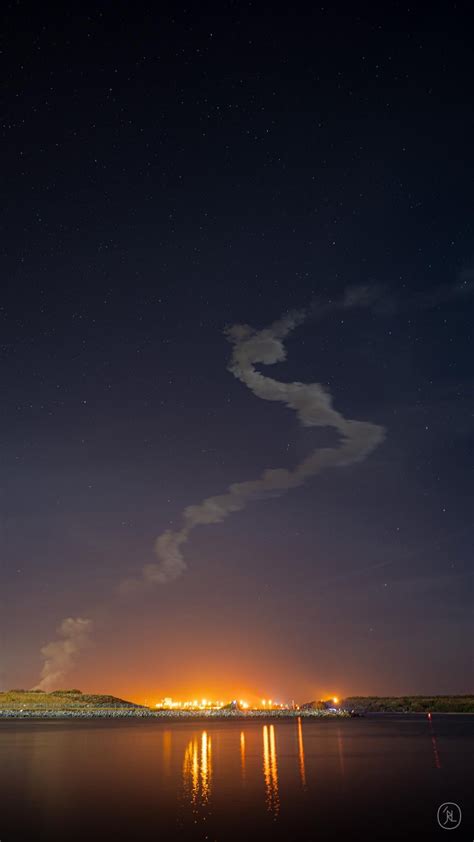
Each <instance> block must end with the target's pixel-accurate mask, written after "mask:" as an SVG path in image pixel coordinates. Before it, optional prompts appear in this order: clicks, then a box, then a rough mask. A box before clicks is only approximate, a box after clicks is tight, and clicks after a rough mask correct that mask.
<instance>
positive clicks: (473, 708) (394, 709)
mask: <svg viewBox="0 0 474 842" xmlns="http://www.w3.org/2000/svg"><path fill="white" fill-rule="evenodd" d="M332 705H334V702H332V701H331V700H330V701H314V702H307V703H306V704H305V705H302V706H301V707H302V710H311V709H313V710H320V709H321V708H329V707H331V706H332ZM338 705H339V706H340V707H341V708H343V709H344V710H347V711H355V712H356V713H474V696H348V697H347V698H345V699H341V700H340V701H339V703H338Z"/></svg>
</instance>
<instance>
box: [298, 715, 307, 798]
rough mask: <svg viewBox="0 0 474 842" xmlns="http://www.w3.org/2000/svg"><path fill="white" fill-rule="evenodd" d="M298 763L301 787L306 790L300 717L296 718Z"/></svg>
mask: <svg viewBox="0 0 474 842" xmlns="http://www.w3.org/2000/svg"><path fill="white" fill-rule="evenodd" d="M297 729H298V763H299V767H300V778H301V786H302V787H303V789H306V769H305V765H304V745H303V726H302V724H301V716H299V717H298V723H297Z"/></svg>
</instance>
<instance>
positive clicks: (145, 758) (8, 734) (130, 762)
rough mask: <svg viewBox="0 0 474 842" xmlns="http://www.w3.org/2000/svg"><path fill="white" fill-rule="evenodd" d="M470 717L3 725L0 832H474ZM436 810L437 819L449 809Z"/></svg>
mask: <svg viewBox="0 0 474 842" xmlns="http://www.w3.org/2000/svg"><path fill="white" fill-rule="evenodd" d="M473 746H474V716H459V717H458V716H441V715H440V716H436V715H434V716H433V719H432V720H431V721H429V720H428V719H427V718H426V717H389V716H383V715H382V716H378V717H368V718H366V719H351V720H331V721H325V720H321V721H307V720H302V721H301V720H295V721H287V722H276V723H271V721H268V722H266V723H265V724H264V723H262V722H261V721H260V722H258V721H250V720H248V721H247V722H241V721H239V722H238V721H230V722H229V721H221V722H206V723H202V722H176V723H172V724H170V723H163V722H148V721H133V720H132V721H127V722H122V721H118V722H116V721H92V722H87V721H85V722H83V721H73V722H71V721H69V722H47V721H42V722H41V721H37V722H34V721H22V722H15V721H7V722H0V757H1V765H0V794H1V808H0V840H1V842H14V841H16V840H22V842H24V840H31V842H36V840H48V842H56V840H61V842H69V840H82V842H84V841H85V840H96V839H101V840H102V839H103V840H109V839H110V840H129V842H137V840H142V839H143V840H153V842H155V840H174V839H177V840H180V839H182V840H219V842H227V840H237V839H239V840H253V839H256V840H260V842H261V840H267V839H272V840H273V839H277V840H280V839H281V840H283V839H284V840H289V842H297V840H349V842H350V840H353V839H364V840H372V839H373V840H377V842H383V840H385V839H387V840H395V839H397V840H405V839H407V840H411V839H413V840H416V839H444V838H446V837H445V832H446V831H445V830H443V829H442V828H440V827H439V826H438V823H437V819H436V813H437V809H438V807H439V805H441V804H442V803H443V802H446V801H454V802H456V803H457V804H459V806H460V807H461V810H462V813H463V816H462V821H461V825H460V826H459V828H457V829H455V830H453V832H452V835H451V836H450V837H448V838H449V839H450V840H464V839H466V840H470V842H472V840H473V839H474V821H473V808H472V800H473V799H472V791H473V785H472V780H473V775H472V772H473ZM443 818H444V819H448V817H447V816H446V815H444V816H443Z"/></svg>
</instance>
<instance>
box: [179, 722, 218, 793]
mask: <svg viewBox="0 0 474 842" xmlns="http://www.w3.org/2000/svg"><path fill="white" fill-rule="evenodd" d="M211 780H212V754H211V738H210V737H209V736H208V734H207V732H206V731H203V732H202V734H201V739H200V741H198V739H197V737H194V738H193V739H192V740H190V742H189V743H188V745H187V748H186V751H185V752H184V761H183V784H184V788H185V791H186V792H188V793H189V796H190V800H191V803H192V804H193V805H201V806H204V805H206V804H207V802H208V801H209V796H210V794H211Z"/></svg>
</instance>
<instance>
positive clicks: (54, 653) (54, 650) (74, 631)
mask: <svg viewBox="0 0 474 842" xmlns="http://www.w3.org/2000/svg"><path fill="white" fill-rule="evenodd" d="M91 632H92V620H85V619H83V618H82V617H76V618H73V617H67V618H66V619H65V620H63V621H62V623H61V625H60V626H59V627H58V629H57V633H58V638H59V639H58V640H53V641H51V643H47V644H46V645H45V646H43V648H42V649H41V654H42V656H43V658H44V665H43V669H42V670H41V681H40V682H39V684H37V685H36V687H35V688H34V689H35V690H45V691H46V692H49V691H50V690H55V689H57V688H58V684H59V683H60V681H61V680H62V678H63V677H64V676H65V675H67V673H68V672H69V671H70V670H71V669H72V667H73V666H74V663H75V660H76V657H77V656H78V655H79V653H80V652H81V651H82V650H83V649H85V648H86V647H87V646H89V644H90V635H91Z"/></svg>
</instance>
